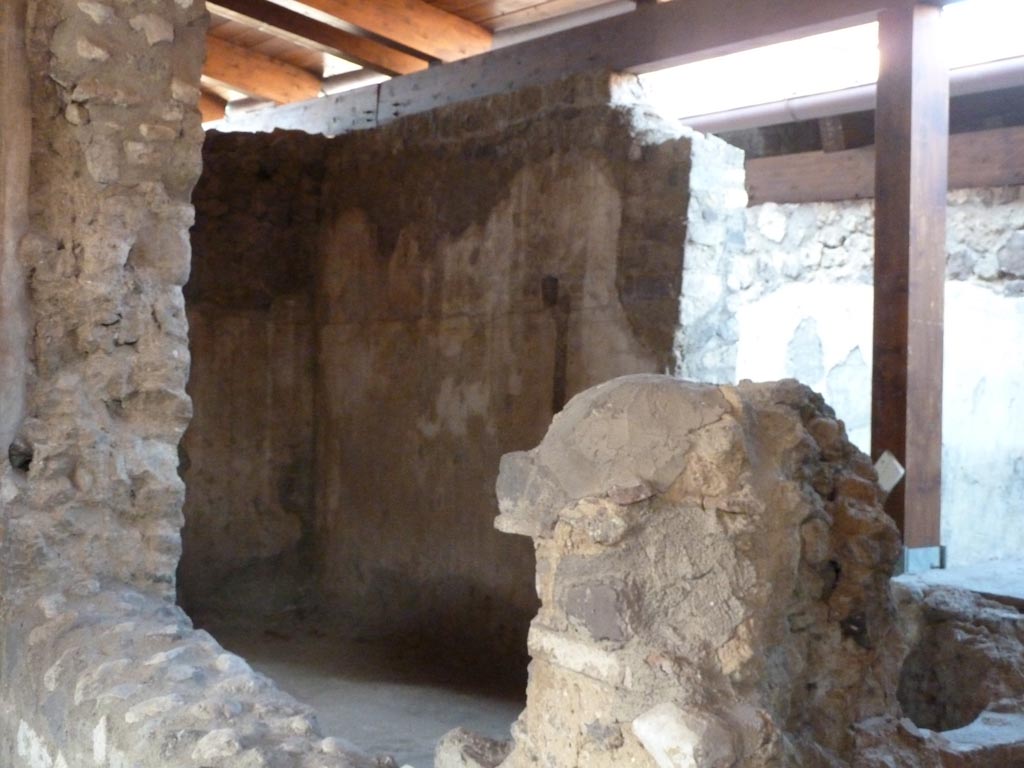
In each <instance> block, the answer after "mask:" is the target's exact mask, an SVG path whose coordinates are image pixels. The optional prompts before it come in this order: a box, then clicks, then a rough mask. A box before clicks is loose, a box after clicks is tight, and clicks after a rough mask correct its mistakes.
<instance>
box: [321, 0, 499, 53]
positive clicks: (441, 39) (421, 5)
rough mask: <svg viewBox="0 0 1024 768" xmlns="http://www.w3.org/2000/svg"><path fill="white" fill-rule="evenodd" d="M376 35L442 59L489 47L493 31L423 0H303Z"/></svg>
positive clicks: (480, 50) (481, 51)
mask: <svg viewBox="0 0 1024 768" xmlns="http://www.w3.org/2000/svg"><path fill="white" fill-rule="evenodd" d="M302 5H305V6H308V7H310V8H313V9H315V10H317V11H320V12H321V13H326V14H329V15H331V16H334V17H336V18H339V19H343V20H344V21H347V22H349V23H351V24H354V25H355V26H357V27H360V28H362V29H365V30H366V31H367V32H372V33H373V34H375V35H378V36H380V37H383V38H386V39H388V40H394V41H395V42H396V43H398V44H400V45H403V46H405V47H406V48H410V49H412V50H414V51H420V52H422V53H425V54H426V55H428V56H433V57H434V58H437V59H440V60H442V61H455V60H457V59H463V58H466V57H467V56H474V55H476V54H479V53H484V52H485V51H488V50H490V48H491V42H492V39H493V36H492V34H491V33H490V31H488V30H486V29H484V28H483V27H481V26H480V25H478V24H474V23H473V22H471V21H467V20H466V19H463V18H462V17H460V16H456V15H455V14H454V13H448V12H447V11H443V10H441V9H440V8H435V7H434V6H432V5H430V4H429V3H427V2H424V0H302Z"/></svg>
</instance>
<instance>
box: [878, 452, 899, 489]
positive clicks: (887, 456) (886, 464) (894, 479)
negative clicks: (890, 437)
mask: <svg viewBox="0 0 1024 768" xmlns="http://www.w3.org/2000/svg"><path fill="white" fill-rule="evenodd" d="M875 471H876V472H877V473H878V485H879V486H880V487H881V489H882V492H883V493H884V494H885V495H886V496H888V495H889V494H890V493H892V489H893V488H895V487H896V486H897V485H899V482H900V480H902V479H903V476H904V475H905V474H907V471H906V470H905V469H904V468H903V465H902V464H900V462H899V459H897V458H896V457H895V456H893V455H892V452H891V451H885V452H884V453H882V455H881V456H879V457H878V461H876V462H875Z"/></svg>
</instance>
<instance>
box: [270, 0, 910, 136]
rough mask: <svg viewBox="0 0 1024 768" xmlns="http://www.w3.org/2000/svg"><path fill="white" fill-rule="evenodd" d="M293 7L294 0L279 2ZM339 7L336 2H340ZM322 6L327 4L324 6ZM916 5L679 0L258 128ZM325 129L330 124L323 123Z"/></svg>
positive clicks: (482, 91) (344, 115)
mask: <svg viewBox="0 0 1024 768" xmlns="http://www.w3.org/2000/svg"><path fill="white" fill-rule="evenodd" d="M279 1H280V2H288V3H291V2H292V0H279ZM334 1H335V2H338V1H339V0H334ZM318 2H321V3H323V2H325V0H318ZM909 2H911V0H815V2H813V3H810V2H807V0H686V2H683V0H675V2H667V3H654V4H650V5H643V6H639V7H638V8H637V9H636V10H635V11H633V12H632V13H626V14H623V15H621V16H616V17H614V18H611V19H605V20H603V21H597V22H594V23H593V24H587V25H585V26H581V27H576V28H573V29H568V30H565V31H563V32H558V33H556V34H553V35H549V36H547V37H543V38H539V39H536V40H530V41H528V42H525V43H520V44H519V45H513V46H509V47H507V48H501V49H498V50H495V51H492V52H490V53H488V54H486V55H484V56H473V57H471V58H468V59H464V60H462V61H457V62H454V63H452V64H449V65H447V66H444V67H432V68H431V69H428V70H427V71H425V72H417V73H416V74H413V75H409V76H407V77H397V78H394V79H393V80H389V81H388V82H386V83H382V84H380V85H377V86H373V88H374V91H370V92H364V90H355V91H349V92H348V93H344V94H338V95H335V96H329V97H327V99H326V101H327V103H326V104H317V105H316V107H315V109H313V112H315V117H313V116H311V115H306V114H304V112H305V111H306V108H305V107H304V106H303V105H294V106H291V107H285V108H282V109H280V110H268V111H267V112H264V113H263V114H262V115H260V118H259V124H260V125H261V126H265V127H268V128H269V127H270V126H272V125H274V124H275V121H278V122H280V124H288V125H297V124H301V125H303V127H304V129H305V130H308V131H310V132H312V133H318V132H324V131H330V133H331V134H332V135H336V134H338V133H343V132H344V131H346V130H353V129H359V128H365V127H367V118H366V104H367V103H368V102H370V101H373V100H376V102H377V109H376V114H375V116H374V117H373V124H376V125H379V124H383V123H386V122H388V121H390V120H394V119H397V118H400V117H404V116H406V115H413V114H418V113H422V112H426V111H428V110H431V109H436V108H437V107H442V106H445V105H447V104H457V103H459V102H463V101H468V100H470V99H478V98H483V97H485V96H494V95H496V94H501V93H511V92H514V91H517V90H520V89H522V88H527V87H529V86H534V85H542V84H545V83H550V82H554V81H555V80H559V79H561V78H564V77H568V76H570V75H575V74H580V73H583V72H593V71H597V70H607V71H609V72H649V71H651V70H654V69H658V68H661V67H667V66H671V65H673V64H682V63H685V62H687V61H695V60H698V59H702V58H707V57H709V56H717V55H721V54H725V53H733V52H736V51H740V50H746V49H749V48H754V47H756V46H760V45H768V44H771V43H780V42H784V41H786V40H794V39H796V38H799V37H803V36H805V35H810V34H814V33H817V32H827V31H829V30H833V29H839V28H841V27H845V26H850V25H853V24H858V23H863V22H868V21H874V20H876V19H877V18H878V12H879V11H880V10H882V9H883V8H886V7H889V6H892V5H899V4H906V3H909ZM324 123H326V124H324Z"/></svg>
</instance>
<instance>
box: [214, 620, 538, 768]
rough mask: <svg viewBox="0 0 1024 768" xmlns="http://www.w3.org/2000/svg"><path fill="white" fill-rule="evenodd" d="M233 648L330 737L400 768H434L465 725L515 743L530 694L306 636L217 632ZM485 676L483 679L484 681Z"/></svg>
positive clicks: (427, 662)
mask: <svg viewBox="0 0 1024 768" xmlns="http://www.w3.org/2000/svg"><path fill="white" fill-rule="evenodd" d="M210 631H211V632H212V633H213V634H214V636H215V637H216V638H217V639H218V640H219V641H220V642H221V644H223V645H224V646H225V647H226V648H228V649H229V650H231V651H233V652H235V653H238V654H239V655H241V656H243V657H245V659H246V660H247V661H248V662H249V663H250V664H251V665H252V666H253V668H254V669H256V670H257V671H259V672H262V673H263V674H265V675H268V676H269V677H271V678H273V679H274V680H275V681H276V682H277V684H278V686H279V687H280V688H282V689H283V690H285V691H287V692H288V693H290V694H292V695H293V696H295V697H296V698H297V699H299V700H300V701H302V702H304V703H306V704H309V705H311V706H313V707H315V708H316V710H317V713H318V715H319V720H320V725H321V728H322V730H323V733H324V735H325V736H337V737H339V738H344V739H347V740H348V741H351V742H352V743H354V744H356V745H357V746H359V747H361V748H363V749H364V750H366V751H367V752H370V753H371V754H390V755H393V756H394V757H395V759H396V760H397V761H398V764H399V765H411V766H413V767H414V768H432V766H433V764H434V762H433V753H434V746H435V744H436V743H437V740H438V739H439V738H440V737H441V736H443V735H444V734H445V733H447V732H448V731H450V730H451V729H452V728H455V727H457V726H460V725H461V726H465V727H466V728H469V729H470V730H473V731H476V732H478V733H482V734H485V735H487V736H491V737H494V738H508V735H509V727H510V726H511V724H512V722H513V721H514V720H515V719H516V717H517V716H518V715H519V712H520V711H521V710H522V708H523V707H524V703H525V702H524V694H523V692H522V691H519V690H515V691H512V690H509V686H508V684H507V683H506V684H500V683H496V682H489V681H487V680H486V677H487V676H486V675H484V676H481V675H480V674H473V673H471V672H467V671H466V670H462V669H459V668H457V667H455V666H452V665H445V664H443V663H440V662H439V660H438V659H437V658H429V657H428V658H424V654H423V652H422V651H417V650H415V649H411V648H403V647H399V646H395V645H381V644H377V643H368V642H356V641H348V640H338V639H335V638H328V637H318V636H315V635H310V634H308V633H306V632H301V631H295V632H287V633H282V632H251V631H249V632H247V631H242V630H239V629H226V628H221V629H217V628H210ZM482 678H483V679H482Z"/></svg>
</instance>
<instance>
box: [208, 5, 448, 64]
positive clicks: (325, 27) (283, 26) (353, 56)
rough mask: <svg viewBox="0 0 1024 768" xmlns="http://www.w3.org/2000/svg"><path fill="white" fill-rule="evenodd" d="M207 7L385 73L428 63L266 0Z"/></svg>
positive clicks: (256, 27)
mask: <svg viewBox="0 0 1024 768" xmlns="http://www.w3.org/2000/svg"><path fill="white" fill-rule="evenodd" d="M207 7H208V8H209V9H210V11H211V12H212V13H215V14H217V15H218V16H222V17H224V18H226V19H229V20H231V21H234V22H237V23H239V24H244V25H246V26H247V27H251V28H253V29H258V30H259V31H261V32H266V33H267V34H271V35H275V36H278V37H285V38H287V39H289V40H291V41H292V42H294V43H296V44H298V45H303V46H305V47H313V48H315V49H316V50H319V51H322V52H324V53H330V54H332V55H334V56H340V57H341V58H343V59H348V60H349V61H353V62H355V63H356V64H359V65H360V66H363V67H366V68H368V69H372V70H374V71H376V72H380V73H382V74H385V75H409V74H412V73H413V72H419V71H421V70H424V69H426V68H427V66H428V64H427V61H426V60H425V59H420V58H417V57H416V56H411V55H409V54H408V53H405V52H404V51H399V50H397V49H395V48H391V47H389V46H387V45H384V44H383V43H379V42H377V41H376V40H372V39H370V38H368V37H360V36H359V35H354V34H352V33H351V32H346V31H345V30H343V29H338V28H337V27H332V26H330V25H329V24H324V23H322V22H319V21H317V20H315V19H311V18H309V17H308V16H303V15H302V14H301V13H296V12H295V11H291V10H288V9H287V8H284V7H282V6H280V5H276V4H275V3H271V2H269V1H268V0H215V2H209V3H207Z"/></svg>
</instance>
